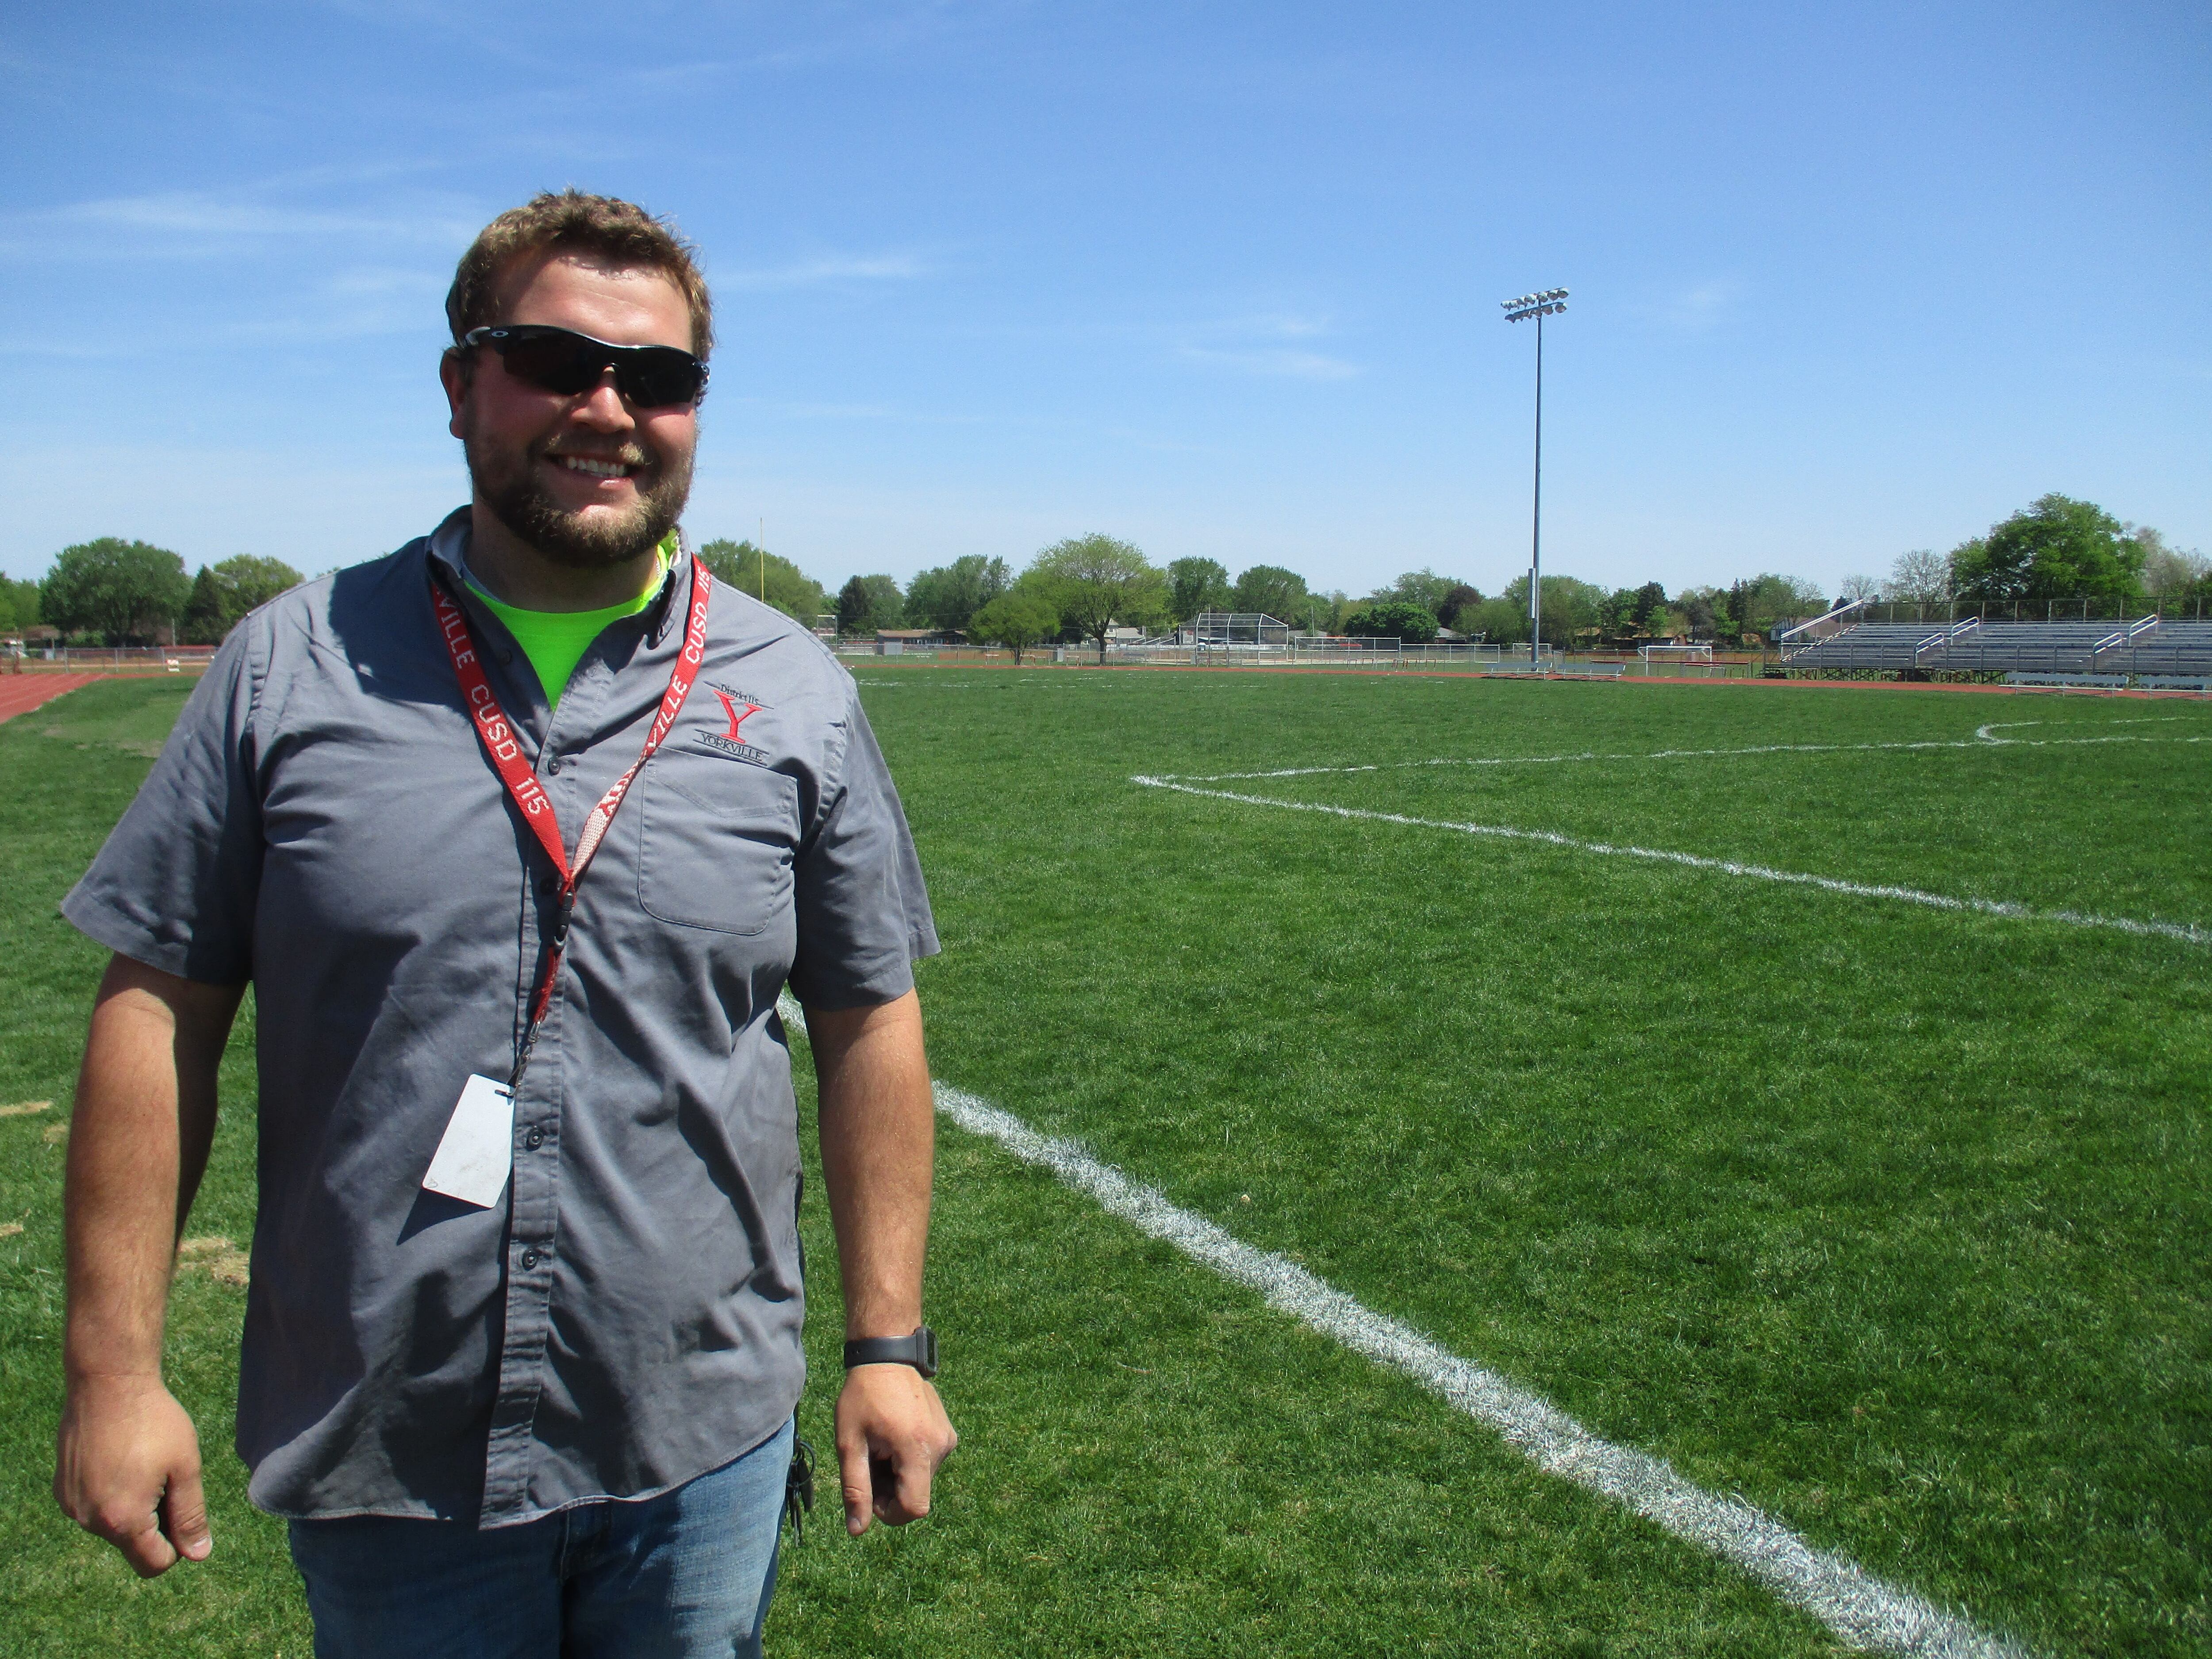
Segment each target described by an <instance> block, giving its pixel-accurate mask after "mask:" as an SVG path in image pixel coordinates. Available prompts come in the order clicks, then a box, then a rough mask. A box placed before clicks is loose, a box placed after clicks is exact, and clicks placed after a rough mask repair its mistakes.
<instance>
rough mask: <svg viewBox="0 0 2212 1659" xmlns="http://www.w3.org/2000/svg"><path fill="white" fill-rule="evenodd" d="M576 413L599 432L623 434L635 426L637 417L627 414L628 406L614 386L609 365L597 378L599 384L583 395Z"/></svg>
mask: <svg viewBox="0 0 2212 1659" xmlns="http://www.w3.org/2000/svg"><path fill="white" fill-rule="evenodd" d="M576 413H577V415H578V416H580V418H582V419H583V420H584V421H585V422H586V423H587V424H589V425H590V426H592V428H596V429H597V430H599V431H601V432H625V431H628V430H629V428H631V427H634V426H635V425H636V424H637V417H636V416H634V415H632V414H631V413H630V412H629V404H628V403H627V402H626V401H625V400H624V399H623V395H622V392H621V390H620V389H619V388H618V387H617V386H616V385H615V371H614V368H613V367H612V366H611V365H610V366H609V367H608V368H607V369H606V371H605V373H604V374H601V375H600V376H599V384H598V385H597V386H593V387H592V389H591V390H590V391H589V392H586V393H585V394H584V396H583V398H582V399H581V400H580V402H579V403H578V404H577V405H576Z"/></svg>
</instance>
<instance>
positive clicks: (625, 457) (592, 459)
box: [543, 449, 646, 481]
mask: <svg viewBox="0 0 2212 1659" xmlns="http://www.w3.org/2000/svg"><path fill="white" fill-rule="evenodd" d="M543 459H545V460H548V461H550V462H551V463H552V464H553V465H554V466H555V467H556V468H557V469H558V470H559V471H563V472H569V473H574V474H576V475H578V476H580V477H586V478H595V479H604V480H608V481H614V480H618V479H623V478H629V477H635V476H636V475H637V474H639V473H641V472H643V471H645V470H646V458H645V456H644V455H643V454H642V453H640V452H639V451H637V450H635V449H625V450H623V451H622V452H621V453H617V454H614V455H577V454H571V453H568V451H566V450H548V451H545V452H544V454H543Z"/></svg>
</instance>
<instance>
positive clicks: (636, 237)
mask: <svg viewBox="0 0 2212 1659" xmlns="http://www.w3.org/2000/svg"><path fill="white" fill-rule="evenodd" d="M547 252H574V253H580V254H585V255H587V256H589V257H591V258H596V259H602V260H605V262H606V263H607V264H613V265H627V266H633V267H638V268H642V269H645V270H657V271H659V272H660V273H661V274H662V275H663V276H666V277H667V278H668V280H669V281H670V282H671V283H675V284H676V288H677V291H678V293H680V294H682V295H683V296H684V303H685V304H686V305H688V306H689V307H690V309H691V349H692V352H693V354H694V355H695V356H699V357H702V358H703V357H705V356H708V354H709V353H710V352H712V351H713V350H714V301H712V300H711V299H710V298H709V297H708V293H707V279H706V278H705V277H703V276H701V275H700V274H699V267H698V265H697V264H696V263H695V261H694V258H693V256H694V255H695V254H696V252H697V250H696V249H695V248H694V247H693V246H691V244H690V243H689V242H687V241H685V240H684V238H683V237H682V236H680V235H678V234H677V232H676V229H675V228H674V227H673V226H671V224H669V223H668V222H666V221H665V220H663V219H656V218H654V217H653V215H651V214H649V213H647V211H646V210H644V209H643V208H641V207H639V206H637V205H636V204H634V203H630V202H625V201H623V200H621V199H620V198H619V197H613V196H586V194H585V193H584V192H583V191H580V190H564V191H559V192H557V193H556V192H555V191H540V192H539V193H538V195H536V196H533V197H531V198H530V200H529V201H527V202H526V203H525V204H523V205H522V206H520V207H519V208H509V209H508V210H507V211H506V212H505V213H502V214H501V215H500V216H499V217H498V218H496V219H495V220H493V221H492V222H490V223H489V224H488V225H486V226H485V227H484V228H483V230H481V231H480V232H478V233H477V239H476V240H475V241H473V242H471V244H470V245H469V251H468V252H466V253H464V254H463V255H462V256H461V263H460V265H459V269H458V270H455V271H454V272H453V287H452V288H450V289H447V292H446V321H447V324H448V325H451V327H452V328H453V343H454V345H456V346H459V344H460V343H461V337H462V336H464V335H465V334H466V333H467V332H468V331H470V330H471V329H472V328H483V327H486V326H488V325H490V324H493V323H496V322H499V321H501V320H502V319H501V317H500V315H499V307H500V304H501V292H500V290H501V284H502V283H505V281H506V280H507V276H508V273H510V272H511V271H512V270H513V269H514V267H515V266H516V265H517V264H520V262H521V261H523V260H525V259H528V258H535V257H537V256H538V255H539V254H542V253H547Z"/></svg>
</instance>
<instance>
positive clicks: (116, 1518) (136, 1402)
mask: <svg viewBox="0 0 2212 1659" xmlns="http://www.w3.org/2000/svg"><path fill="white" fill-rule="evenodd" d="M924 1490H925V1492H927V1485H926V1484H925V1487H924ZM54 1498H55V1501H56V1502H58V1504H60V1505H61V1506H62V1510H63V1511H64V1513H65V1514H66V1515H68V1516H69V1517H70V1520H72V1521H74V1522H76V1523H77V1525H79V1526H80V1527H82V1528H84V1529H85V1530H86V1531H87V1532H89V1533H93V1534H96V1535H97V1536H99V1537H101V1538H105V1539H106V1541H108V1542H109V1543H111V1544H112V1545H114V1546H115V1547H116V1548H118V1549H119V1550H121V1551H122V1552H123V1559H125V1560H126V1561H128V1562H129V1563H130V1564H131V1571H133V1572H135V1573H137V1575H138V1576H139V1577H141V1578H154V1577H159V1576H160V1575H161V1574H162V1573H165V1572H167V1571H168V1570H169V1569H170V1568H171V1567H173V1566H174V1565H176V1564H177V1562H178V1560H179V1558H181V1559H184V1560H187V1561H204V1560H206V1559H208V1556H209V1555H210V1553H212V1552H213V1551H214V1549H215V1540H214V1539H213V1538H212V1537H211V1536H210V1534H209V1532H208V1518H207V1499H206V1498H205V1497H204V1495H203V1494H202V1492H201V1490H200V1438H199V1435H198V1434H197V1432H196V1431H194V1429H193V1428H192V1419H191V1418H190V1417H188V1416H187V1415H185V1408H184V1407H182V1406H179V1404H178V1403H177V1402H176V1399H175V1397H174V1396H173V1395H171V1394H170V1393H169V1391H168V1389H166V1388H164V1387H162V1386H161V1379H160V1378H159V1377H156V1376H80V1377H73V1378H72V1379H70V1390H69V1402H68V1404H67V1405H65V1406H64V1407H63V1408H62V1427H61V1434H60V1436H59V1437H58V1443H57V1444H56V1447H55V1451H54ZM925 1507H927V1503H926V1501H925Z"/></svg>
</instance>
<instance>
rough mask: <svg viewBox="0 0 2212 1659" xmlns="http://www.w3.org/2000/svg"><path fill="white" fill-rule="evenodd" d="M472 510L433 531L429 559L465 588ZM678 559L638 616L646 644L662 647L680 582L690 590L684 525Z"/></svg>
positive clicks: (679, 530) (678, 528)
mask: <svg viewBox="0 0 2212 1659" xmlns="http://www.w3.org/2000/svg"><path fill="white" fill-rule="evenodd" d="M470 512H471V509H470V508H468V507H455V508H454V509H453V511H452V512H451V513H447V515H446V518H445V521H444V522H443V523H442V524H441V525H440V526H438V527H437V528H436V529H435V530H434V531H432V532H430V550H429V554H430V557H432V558H433V559H435V560H436V561H437V562H439V563H441V564H442V565H444V566H445V567H446V568H447V570H448V571H450V572H452V573H453V580H454V582H455V584H456V585H457V586H459V587H461V588H463V589H465V588H466V587H467V586H468V571H469V536H470V528H471V519H470ZM674 533H675V536H676V556H675V557H674V558H672V559H671V560H669V562H668V571H667V574H665V575H664V576H662V577H661V579H660V589H659V592H656V593H655V594H654V595H653V603H652V604H651V605H647V606H646V608H645V609H644V610H643V611H640V612H639V613H638V614H639V615H640V616H641V617H644V618H645V624H646V635H645V637H646V643H647V644H648V645H654V646H657V645H659V643H660V642H661V641H663V640H664V639H665V638H667V637H668V630H669V629H671V628H672V627H673V626H674V625H675V623H676V621H677V606H676V604H675V601H674V599H673V598H672V597H671V596H672V595H673V594H675V593H676V592H677V591H678V581H679V579H680V580H681V583H682V591H683V592H685V593H687V594H688V593H690V591H691V587H690V581H691V557H692V553H691V538H690V536H688V535H687V534H685V533H684V526H682V525H678V526H676V530H675V532H674Z"/></svg>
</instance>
